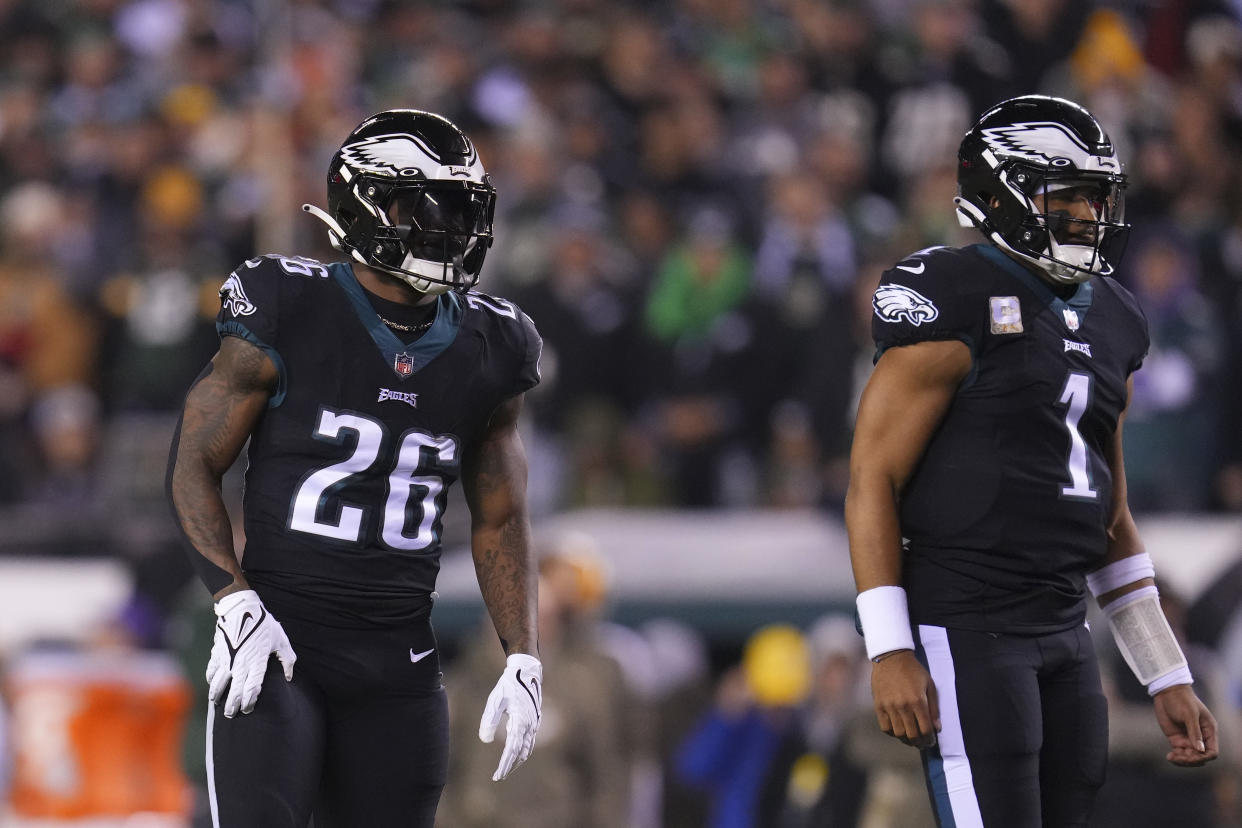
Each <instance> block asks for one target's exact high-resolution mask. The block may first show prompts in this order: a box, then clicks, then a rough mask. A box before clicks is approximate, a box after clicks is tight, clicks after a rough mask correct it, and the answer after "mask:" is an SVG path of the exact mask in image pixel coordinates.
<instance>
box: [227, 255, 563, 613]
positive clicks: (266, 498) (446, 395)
mask: <svg viewBox="0 0 1242 828" xmlns="http://www.w3.org/2000/svg"><path fill="white" fill-rule="evenodd" d="M220 296H221V309H220V313H219V316H218V317H217V321H216V327H217V330H218V331H219V333H220V335H221V336H237V337H240V338H242V339H245V340H246V341H248V342H251V343H253V344H254V345H256V346H258V347H259V348H261V349H262V350H263V351H264V352H265V353H266V354H267V355H268V356H269V357H270V358H271V360H272V362H273V363H274V364H275V365H276V368H277V372H278V374H279V382H278V386H277V389H276V391H275V393H274V394H273V395H272V398H271V400H270V402H269V406H268V409H267V411H266V412H265V413H264V414H263V416H262V418H261V419H260V421H259V423H258V424H257V426H256V427H255V429H254V431H253V433H252V434H251V438H250V447H249V454H248V460H249V465H248V468H247V470H246V481H245V496H244V513H245V528H246V549H245V555H244V558H243V567H244V569H245V572H246V577H247V579H248V580H249V581H250V582H251V583H252V584H253V585H254V586H255V587H256V589H258V590H259V591H260V593H261V594H262V595H263V598H264V601H265V602H266V603H268V604H269V605H271V606H272V609H273V612H277V613H278V614H284V615H291V616H300V617H303V618H309V619H312V620H315V621H317V622H319V623H324V624H329V625H334V626H343V627H358V626H382V625H388V624H398V623H404V622H407V621H410V620H413V619H416V618H418V617H420V616H422V615H425V614H426V613H428V612H429V611H430V604H431V592H432V590H433V589H434V588H435V581H436V576H437V574H438V572H439V567H440V532H441V518H442V516H443V512H444V508H445V502H446V495H447V492H448V489H449V486H451V485H452V483H453V481H454V480H456V479H457V477H458V474H459V472H460V469H461V465H462V460H463V457H464V456H465V455H466V454H468V453H469V452H470V451H471V450H472V448H473V444H474V442H475V441H476V439H477V438H478V437H479V435H480V434H481V433H482V431H483V429H484V428H485V426H486V425H487V422H488V419H489V417H490V416H491V414H492V412H493V411H494V410H495V408H496V407H497V406H498V405H499V404H500V403H501V402H503V401H504V400H505V399H507V398H509V397H512V396H513V395H515V394H519V393H522V392H524V391H526V390H527V389H529V388H531V387H533V386H534V385H535V384H536V383H538V381H539V368H538V362H539V353H540V348H541V345H542V342H541V340H540V338H539V334H538V333H537V332H536V330H535V327H534V325H533V323H532V322H531V321H530V318H529V317H527V316H526V315H525V314H524V313H522V312H521V311H520V310H519V309H518V308H517V307H516V306H515V305H513V304H512V303H510V302H508V301H506V300H503V299H498V298H495V297H491V296H487V295H485V294H481V293H476V292H470V293H467V294H459V293H453V292H450V293H445V294H442V295H440V296H439V297H437V299H436V308H435V313H434V321H433V322H432V324H431V327H430V328H429V329H428V330H427V331H426V332H424V333H422V334H421V335H415V334H406V335H404V336H405V337H406V338H402V336H401V335H398V334H397V333H395V332H394V331H392V330H390V329H389V328H388V326H387V325H385V324H384V323H383V322H382V321H381V320H380V318H379V317H378V315H377V314H376V313H375V310H374V309H373V308H372V306H371V304H370V302H369V301H368V299H367V297H366V293H365V291H363V289H362V286H361V285H360V284H359V283H358V281H357V279H356V278H355V276H354V273H353V269H352V267H351V266H350V265H349V264H348V263H342V262H338V263H333V264H321V263H319V262H316V261H313V260H311V259H303V258H291V257H283V256H262V257H259V258H256V259H251V260H250V261H248V262H246V263H245V264H244V265H243V266H241V267H239V268H238V269H237V270H236V271H234V272H233V273H232V274H231V275H230V276H229V278H228V280H227V281H226V282H225V283H224V286H223V287H222V288H221V289H220Z"/></svg>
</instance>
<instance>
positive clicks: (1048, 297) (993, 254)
mask: <svg viewBox="0 0 1242 828" xmlns="http://www.w3.org/2000/svg"><path fill="white" fill-rule="evenodd" d="M971 247H972V248H973V249H974V250H975V251H976V252H978V253H979V255H981V256H983V258H985V259H988V260H989V261H991V262H993V263H994V264H997V265H999V266H1000V267H1001V269H1002V270H1004V271H1005V272H1007V273H1009V274H1010V275H1012V276H1014V277H1015V278H1016V279H1017V280H1018V281H1019V282H1021V283H1022V284H1024V285H1026V286H1027V288H1029V289H1030V291H1031V292H1032V293H1034V294H1035V296H1036V297H1038V298H1039V300H1040V301H1041V302H1043V303H1044V304H1045V305H1049V306H1050V307H1051V308H1052V309H1053V310H1054V311H1056V312H1057V313H1059V314H1062V315H1064V313H1065V311H1066V310H1072V311H1074V312H1075V313H1077V314H1078V316H1079V317H1080V318H1081V317H1083V316H1086V315H1087V311H1088V310H1090V309H1091V300H1092V299H1093V298H1094V296H1095V285H1094V284H1092V280H1087V281H1085V282H1082V283H1081V284H1079V285H1078V289H1077V290H1075V291H1074V293H1073V295H1072V296H1070V298H1069V299H1062V298H1061V297H1060V296H1057V295H1056V293H1054V292H1053V290H1052V288H1051V287H1049V286H1048V284H1047V283H1046V282H1044V280H1043V279H1041V278H1039V277H1038V276H1036V275H1035V274H1034V273H1032V272H1031V271H1029V270H1027V269H1026V268H1025V267H1023V266H1022V265H1020V264H1018V263H1017V262H1015V261H1014V260H1013V259H1011V258H1009V257H1008V256H1006V255H1005V254H1004V253H1002V252H1001V251H1000V250H998V249H997V248H996V247H995V246H993V245H990V244H975V245H972V246H971Z"/></svg>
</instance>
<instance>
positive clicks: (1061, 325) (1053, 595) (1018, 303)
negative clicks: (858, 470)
mask: <svg viewBox="0 0 1242 828" xmlns="http://www.w3.org/2000/svg"><path fill="white" fill-rule="evenodd" d="M873 305H874V309H875V316H874V318H873V319H872V332H873V334H874V337H875V340H876V344H877V346H878V348H879V350H880V352H881V353H882V352H883V350H884V349H886V348H890V347H894V346H900V345H905V344H910V343H914V342H920V341H924V340H943V339H960V340H961V341H963V342H964V343H966V345H967V346H969V348H970V351H971V355H972V359H973V363H972V368H971V371H970V374H969V375H968V376H967V378H966V379H965V380H964V381H963V382H962V385H961V387H960V388H958V390H957V393H956V395H955V397H954V399H953V401H952V403H951V404H950V406H949V409H948V411H947V412H946V414H945V417H944V420H943V421H942V423H941V424H940V426H939V428H938V429H937V431H936V432H935V434H934V435H933V437H932V438H931V441H930V443H929V444H928V446H927V449H926V451H925V452H924V455H923V457H922V459H921V461H920V463H919V465H918V466H917V468H916V469H915V471H914V474H913V475H912V477H911V479H910V480H909V482H908V483H907V485H906V487H905V490H904V491H903V492H902V495H901V502H900V520H901V529H902V534H903V536H904V538H905V539H906V547H905V554H904V560H903V581H904V583H905V586H906V589H907V592H908V594H909V603H910V614H911V619H912V620H913V621H915V622H916V623H926V624H935V625H941V626H947V627H958V628H963V629H975V630H987V631H1007V632H1029V633H1044V632H1055V631H1057V630H1061V629H1066V628H1068V627H1070V626H1073V625H1074V624H1077V623H1081V622H1082V620H1083V617H1084V613H1085V611H1086V605H1085V601H1084V596H1085V591H1084V582H1085V573H1086V571H1087V570H1088V569H1091V568H1093V567H1095V566H1097V565H1098V564H1099V563H1100V560H1101V557H1102V556H1103V555H1104V553H1105V551H1106V548H1107V538H1106V534H1105V533H1106V527H1107V523H1108V520H1109V516H1110V513H1111V508H1112V500H1113V485H1112V484H1113V481H1112V473H1111V466H1110V464H1109V458H1110V457H1111V455H1112V452H1113V447H1114V444H1115V443H1114V439H1115V434H1116V429H1117V421H1118V417H1119V416H1120V414H1121V412H1122V410H1123V408H1124V406H1125V401H1126V381H1127V379H1128V377H1129V376H1130V374H1131V373H1132V372H1133V371H1135V370H1136V369H1137V368H1138V367H1139V365H1140V364H1141V363H1142V360H1143V357H1144V356H1145V354H1146V352H1147V346H1148V337H1147V323H1146V320H1145V318H1144V317H1143V314H1142V312H1141V311H1140V310H1139V307H1138V304H1137V303H1136V301H1135V299H1134V297H1133V296H1132V295H1131V294H1130V293H1129V292H1128V291H1127V290H1126V289H1125V288H1123V287H1122V286H1121V285H1119V284H1118V283H1117V282H1116V281H1114V280H1112V279H1110V278H1107V277H1095V278H1092V279H1091V280H1090V281H1088V282H1086V283H1083V284H1081V285H1079V286H1077V289H1076V291H1075V292H1074V293H1073V295H1072V296H1070V297H1069V298H1068V299H1062V298H1060V297H1058V296H1057V295H1056V293H1054V292H1053V290H1052V289H1051V287H1050V286H1049V285H1048V284H1046V283H1045V282H1044V281H1043V280H1041V279H1040V278H1039V277H1038V276H1036V275H1034V274H1032V273H1031V272H1030V271H1028V270H1027V269H1026V268H1025V267H1023V266H1021V265H1020V264H1018V263H1017V262H1015V261H1013V260H1012V259H1010V258H1009V257H1007V256H1006V255H1004V254H1003V253H1002V252H1000V251H999V250H998V249H996V248H995V247H992V246H991V245H975V246H971V247H966V248H931V249H929V250H926V251H922V252H920V253H917V254H915V255H914V256H912V257H910V258H909V259H906V260H905V261H903V262H901V263H899V264H898V265H897V266H896V267H894V268H893V269H891V270H889V271H888V272H887V273H885V274H884V278H883V279H882V281H881V283H880V286H879V287H878V288H877V290H876V292H875V296H874V299H873Z"/></svg>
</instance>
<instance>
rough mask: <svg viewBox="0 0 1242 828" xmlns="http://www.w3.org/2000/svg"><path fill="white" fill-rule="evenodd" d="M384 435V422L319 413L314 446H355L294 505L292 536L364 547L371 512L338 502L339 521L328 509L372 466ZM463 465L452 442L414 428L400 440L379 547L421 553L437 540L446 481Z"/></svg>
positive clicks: (317, 474)
mask: <svg viewBox="0 0 1242 828" xmlns="http://www.w3.org/2000/svg"><path fill="white" fill-rule="evenodd" d="M385 431H386V430H385V428H384V425H383V424H382V423H380V422H378V421H377V420H373V419H371V418H370V417H367V416H365V415H362V414H358V413H356V412H339V411H332V410H331V409H328V408H325V409H322V410H321V411H320V412H319V422H318V424H317V425H316V427H315V431H314V437H315V439H317V440H324V441H326V442H329V443H336V444H339V445H343V444H344V443H345V440H346V437H347V436H348V435H350V434H353V435H357V440H358V441H357V443H356V444H355V445H354V450H353V451H352V452H351V453H350V455H349V456H348V457H346V458H345V459H344V460H342V461H341V462H339V463H333V464H332V465H330V466H325V467H323V468H321V469H317V470H315V471H313V472H311V473H310V474H309V475H308V476H307V477H306V478H305V479H304V480H303V481H302V485H301V486H299V487H298V491H297V494H296V495H295V496H294V498H293V510H292V512H291V513H290V515H289V528H290V529H292V530H293V531H295V532H306V533H308V534H311V535H320V536H322V537H325V538H333V539H334V540H340V541H346V542H350V543H360V542H361V541H362V533H363V521H364V518H365V517H366V513H367V511H368V510H369V507H368V506H366V505H363V504H350V503H347V502H345V501H344V500H341V501H340V506H339V514H337V515H336V516H335V518H333V517H330V516H329V514H328V509H327V508H326V507H327V505H328V502H329V500H331V499H333V498H334V497H337V493H338V492H339V490H340V489H342V488H343V487H344V486H345V484H346V481H348V480H349V478H351V477H354V476H355V475H359V474H362V473H364V472H366V471H368V470H369V469H370V468H371V467H372V466H373V465H375V462H376V461H377V460H378V459H379V457H380V452H381V450H382V449H383V447H384V446H385V444H387V443H388V440H387V439H386V437H387V436H388V435H387V434H386V433H385ZM460 464H461V459H460V456H459V453H458V451H457V440H456V438H454V437H453V436H452V435H448V434H445V435H439V436H436V435H432V434H428V433H426V432H424V431H419V430H417V429H411V430H409V431H407V432H405V433H404V434H402V435H401V438H400V439H399V440H398V441H397V452H396V459H395V462H393V464H392V470H391V471H390V472H389V474H388V485H387V487H386V488H387V492H388V494H387V497H386V498H385V501H384V510H383V515H382V517H381V520H380V530H379V540H380V542H381V543H383V545H384V546H387V547H388V548H390V549H399V550H403V551H413V552H417V551H421V550H424V549H428V548H430V547H431V546H432V545H433V544H435V543H436V542H437V541H438V540H439V537H440V519H441V517H442V515H443V513H444V501H445V490H446V489H447V488H448V485H447V482H446V478H452V477H456V476H457V470H458V468H459V467H460ZM411 501H413V502H411ZM411 507H414V508H411ZM411 524H412V525H411Z"/></svg>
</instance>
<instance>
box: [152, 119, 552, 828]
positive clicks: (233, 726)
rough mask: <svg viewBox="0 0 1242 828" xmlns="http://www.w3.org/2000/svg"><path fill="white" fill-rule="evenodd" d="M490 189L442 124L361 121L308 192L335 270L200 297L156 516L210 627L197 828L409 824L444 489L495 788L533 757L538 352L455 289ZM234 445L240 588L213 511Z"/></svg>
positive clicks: (230, 283)
mask: <svg viewBox="0 0 1242 828" xmlns="http://www.w3.org/2000/svg"><path fill="white" fill-rule="evenodd" d="M495 203H496V191H495V189H494V187H493V186H492V184H491V181H490V179H489V178H488V176H487V174H486V173H485V171H484V168H483V164H482V162H481V161H480V160H479V156H478V153H477V151H476V150H475V147H474V144H473V143H471V141H470V139H469V138H467V137H466V135H465V134H464V133H463V132H462V131H461V130H460V129H458V128H457V127H456V126H455V125H453V124H452V123H450V122H449V121H447V120H445V119H444V118H442V117H440V116H438V115H433V114H431V113H427V112H419V111H414V110H392V111H387V112H381V113H379V114H378V115H375V116H373V117H371V118H368V119H367V120H365V121H363V122H362V123H361V124H360V125H359V126H358V127H357V128H356V129H355V130H354V131H353V132H351V133H350V135H349V136H348V137H347V138H346V139H345V142H344V143H343V144H342V145H341V148H340V149H339V150H338V151H337V152H336V154H335V155H334V156H333V158H332V161H331V164H330V166H329V169H328V206H327V210H326V211H324V210H321V209H319V208H317V207H313V206H311V205H306V206H305V207H304V209H305V210H307V211H308V212H310V213H312V214H313V215H315V216H316V217H318V218H319V219H321V220H322V221H323V222H324V223H325V224H326V225H327V226H328V234H329V238H330V240H331V242H332V244H333V245H334V246H335V247H336V249H338V250H340V251H341V252H343V253H344V254H346V256H347V257H348V260H347V261H339V262H332V263H329V264H325V263H321V262H318V261H314V260H311V259H306V258H300V257H292V256H276V255H268V256H260V257H258V258H255V259H251V260H250V261H248V262H246V263H245V264H243V265H242V266H241V267H239V268H238V269H237V270H236V271H234V272H233V273H232V275H230V276H229V277H228V280H227V281H226V282H225V283H224V285H223V287H222V288H221V289H220V297H221V308H220V313H219V316H218V317H217V323H216V324H217V328H218V331H219V333H220V349H219V351H218V352H217V354H216V355H215V357H214V358H213V359H212V361H211V363H210V364H209V365H208V366H207V367H206V368H205V369H204V371H203V372H202V374H201V375H200V376H199V377H198V379H197V380H196V381H195V383H194V385H193V386H192V387H191V389H190V391H189V394H188V396H187V398H186V402H185V410H184V413H183V416H182V419H181V424H180V426H179V428H178V431H177V434H176V436H175V437H174V438H173V445H172V452H171V458H170V464H169V487H170V497H171V501H172V504H173V509H174V512H175V513H176V516H177V519H178V521H179V523H180V525H181V528H182V529H183V530H184V533H185V535H186V537H187V539H188V541H189V544H190V546H191V548H192V552H193V554H192V561H193V563H194V565H195V569H196V570H197V572H198V574H199V576H200V577H201V579H202V581H203V583H204V584H206V586H207V588H208V589H209V590H210V591H211V594H212V596H213V598H214V599H215V613H216V616H218V623H217V624H216V631H215V641H214V646H213V647H212V652H211V658H210V662H209V664H208V666H207V681H208V685H209V697H210V705H209V708H208V729H207V733H208V735H207V768H208V774H209V776H208V790H209V794H210V799H211V813H212V820H213V825H215V826H223V827H224V828H281V827H282V826H289V828H305V826H306V825H307V823H308V821H309V820H310V818H311V815H312V812H313V814H314V821H315V825H316V826H317V828H325V826H357V825H366V826H377V827H382V826H431V825H432V823H433V820H434V815H435V810H436V805H437V802H438V801H439V797H440V792H441V789H442V787H443V785H444V780H445V774H446V769H447V753H448V732H449V731H448V713H447V707H446V700H445V693H444V689H443V687H442V684H441V673H440V664H439V658H438V655H437V650H436V641H435V638H434V636H433V634H432V628H431V624H430V622H429V615H430V613H431V609H432V602H433V600H434V599H435V592H434V588H435V581H436V575H437V572H438V570H439V559H440V534H441V521H442V518H443V515H444V508H445V503H446V494H447V492H448V489H449V486H451V485H452V483H453V481H454V480H456V479H457V478H459V477H460V478H461V480H462V485H463V487H464V490H465V495H466V501H467V503H468V504H469V508H470V513H471V521H472V523H471V525H472V535H471V543H472V548H473V554H474V561H475V568H476V571H477V573H478V579H479V585H480V588H481V590H482V594H483V599H484V601H485V603H486V605H487V608H488V611H489V612H490V614H491V617H492V621H493V622H494V625H495V628H496V631H497V633H498V634H499V637H500V643H501V645H502V647H503V648H504V650H505V652H506V653H507V656H508V661H507V668H506V669H505V670H504V672H503V674H502V675H501V677H500V680H499V682H498V683H497V685H496V688H495V689H494V690H493V691H492V694H491V697H490V698H489V699H488V702H487V705H486V708H485V710H484V713H483V720H482V722H481V724H480V728H479V736H480V738H482V739H483V740H484V741H485V742H490V741H492V739H493V737H494V735H495V732H496V730H497V727H498V726H499V725H500V724H501V720H502V717H503V716H504V715H506V714H507V725H506V729H505V731H504V748H503V751H502V752H501V756H500V761H499V766H498V767H497V769H496V772H495V775H494V776H493V779H496V780H500V779H503V778H504V777H505V776H506V775H507V774H508V773H509V772H510V771H512V770H513V768H514V767H516V766H517V765H519V764H521V763H522V762H523V761H524V760H525V759H526V757H527V756H529V754H530V752H531V748H532V747H533V745H534V741H535V734H536V731H537V730H538V727H539V717H540V701H541V697H542V680H543V676H542V668H541V665H540V662H539V659H538V657H537V650H536V621H535V617H536V611H535V610H536V607H535V600H536V599H535V588H536V577H535V574H534V571H533V568H532V559H531V555H530V551H529V532H530V529H529V522H528V519H527V514H526V505H525V497H526V460H525V454H524V451H523V448H522V443H521V440H520V439H519V437H518V432H517V421H518V415H519V412H520V411H521V409H522V397H523V393H524V392H525V391H526V390H528V389H529V388H531V387H533V386H534V385H535V384H536V383H537V382H538V381H539V368H538V362H539V353H540V347H541V344H542V343H541V340H540V338H539V334H538V333H537V332H536V330H535V327H534V325H533V324H532V323H531V320H530V319H529V318H528V317H527V316H526V315H525V314H523V313H522V312H521V311H520V310H519V309H518V308H517V307H516V306H514V305H513V304H512V303H510V302H508V301H505V300H504V299H499V298H496V297H492V296H488V295H485V294H483V293H478V292H475V291H474V290H473V289H472V288H473V287H474V285H475V283H476V282H477V280H478V278H479V271H480V269H481V268H482V266H483V260H484V257H485V256H486V254H487V249H488V247H489V246H490V245H491V243H492V217H493V214H494V211H495ZM247 440H249V450H248V461H249V463H248V468H247V470H246V485H245V498H244V521H245V536H246V544H245V553H244V558H243V561H244V567H243V565H242V563H239V561H238V558H237V556H236V555H235V553H234V548H233V529H232V527H231V526H230V525H229V518H228V516H227V514H226V512H225V508H224V504H223V502H222V501H221V496H220V479H221V475H223V474H224V472H225V471H226V470H227V469H228V468H229V466H230V465H231V464H232V463H233V461H234V459H235V458H236V456H237V454H238V453H239V452H240V450H241V448H242V446H243V445H244V444H245V443H246V441H247Z"/></svg>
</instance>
